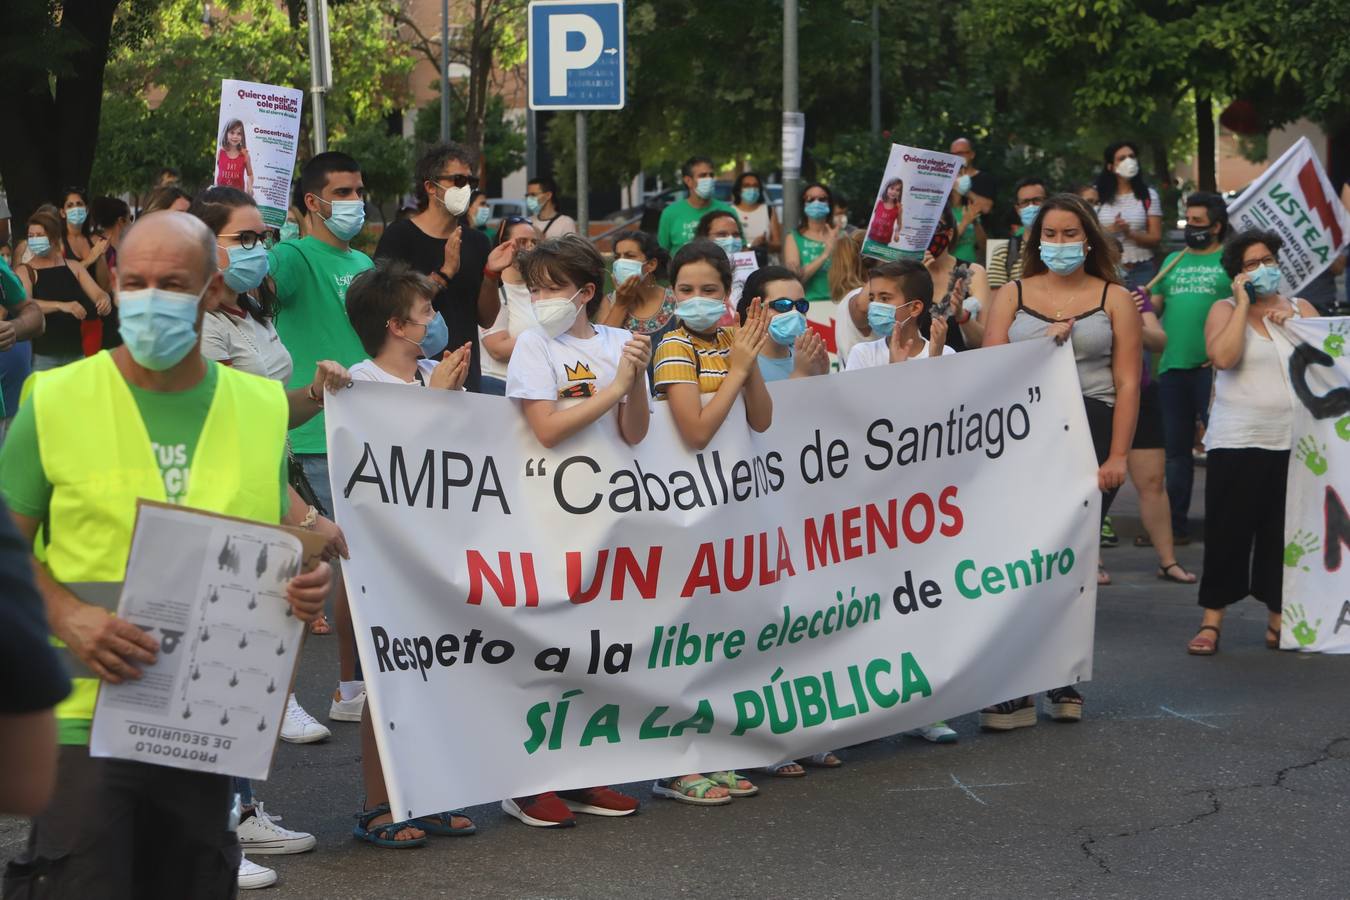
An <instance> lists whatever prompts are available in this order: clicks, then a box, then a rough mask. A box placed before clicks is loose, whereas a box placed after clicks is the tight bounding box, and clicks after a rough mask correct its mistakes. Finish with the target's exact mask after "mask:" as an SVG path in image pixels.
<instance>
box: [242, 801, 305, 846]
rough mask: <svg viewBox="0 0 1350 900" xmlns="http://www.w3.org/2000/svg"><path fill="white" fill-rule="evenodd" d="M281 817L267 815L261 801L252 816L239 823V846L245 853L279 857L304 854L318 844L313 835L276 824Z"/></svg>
mask: <svg viewBox="0 0 1350 900" xmlns="http://www.w3.org/2000/svg"><path fill="white" fill-rule="evenodd" d="M280 820H281V816H271V815H268V814H267V812H266V811H264V810H263V805H262V801H259V802H258V805H257V806H256V807H254V809H253V815H251V816H249V817H248V818H247V819H244V820H243V821H242V822H240V823H239V846H241V847H243V848H244V852H246V853H255V854H264V855H280V854H283V853H304V852H305V851H306V850H313V849H314V845H315V844H316V843H318V842H317V841H316V840H314V835H312V834H305V833H304V832H303V831H291V830H289V829H286V828H282V827H281V826H280V825H278V824H277V822H279V821H280Z"/></svg>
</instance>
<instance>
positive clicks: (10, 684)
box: [0, 500, 70, 816]
mask: <svg viewBox="0 0 1350 900" xmlns="http://www.w3.org/2000/svg"><path fill="white" fill-rule="evenodd" d="M29 550H30V548H29V546H28V545H27V544H25V543H24V541H23V538H22V537H20V535H19V530H18V529H17V528H15V527H14V521H13V520H12V519H11V518H10V517H9V508H8V507H6V506H5V503H4V501H3V500H0V598H4V599H3V600H2V601H0V684H4V685H5V689H4V692H3V693H0V813H20V814H23V815H29V816H35V815H37V814H38V813H39V812H41V811H42V809H43V807H45V806H46V805H47V800H48V798H49V797H50V796H51V793H52V786H53V785H54V784H55V783H56V719H55V718H54V717H53V716H52V707H53V706H55V705H56V704H57V703H59V702H60V701H61V700H63V699H64V698H65V696H66V694H68V693H70V679H69V678H67V677H66V672H65V669H63V668H62V666H61V661H60V660H59V659H57V657H56V652H55V651H54V650H53V649H52V647H51V645H50V644H49V643H48V642H47V614H46V612H45V610H44V608H43V605H42V597H41V595H40V594H38V592H37V587H36V586H34V584H33V569H32V565H31V564H30V562H29Z"/></svg>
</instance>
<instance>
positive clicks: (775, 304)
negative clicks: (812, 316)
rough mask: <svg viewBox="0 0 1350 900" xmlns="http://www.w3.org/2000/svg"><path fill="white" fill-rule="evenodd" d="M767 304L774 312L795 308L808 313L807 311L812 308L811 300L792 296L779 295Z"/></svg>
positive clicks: (783, 311)
mask: <svg viewBox="0 0 1350 900" xmlns="http://www.w3.org/2000/svg"><path fill="white" fill-rule="evenodd" d="M766 305H767V306H768V307H769V309H771V310H773V311H774V312H780V313H785V312H788V311H789V310H792V309H795V310H797V312H799V313H801V314H802V315H806V311H807V310H808V309H810V308H811V303H810V301H808V300H793V299H792V298H790V297H779V298H778V299H777V300H770V301H769V302H768V304H766Z"/></svg>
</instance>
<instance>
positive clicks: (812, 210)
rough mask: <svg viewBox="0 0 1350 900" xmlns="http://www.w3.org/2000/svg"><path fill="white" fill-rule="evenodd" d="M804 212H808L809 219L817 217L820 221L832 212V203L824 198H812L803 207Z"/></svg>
mask: <svg viewBox="0 0 1350 900" xmlns="http://www.w3.org/2000/svg"><path fill="white" fill-rule="evenodd" d="M802 212H804V213H806V217H807V218H808V219H815V220H816V221H817V222H819V221H820V220H821V219H823V218H825V217H826V216H828V215H829V214H830V204H828V203H826V202H825V201H824V200H812V201H811V202H810V203H808V204H806V206H804V207H803V208H802Z"/></svg>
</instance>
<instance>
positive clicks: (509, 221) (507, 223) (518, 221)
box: [502, 216, 534, 228]
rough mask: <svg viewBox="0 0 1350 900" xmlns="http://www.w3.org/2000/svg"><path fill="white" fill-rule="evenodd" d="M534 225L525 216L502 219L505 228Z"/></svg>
mask: <svg viewBox="0 0 1350 900" xmlns="http://www.w3.org/2000/svg"><path fill="white" fill-rule="evenodd" d="M533 224H534V223H533V222H531V221H530V220H529V219H527V218H525V217H524V216H507V217H506V218H504V219H502V227H503V228H510V227H511V226H512V225H533Z"/></svg>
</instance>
